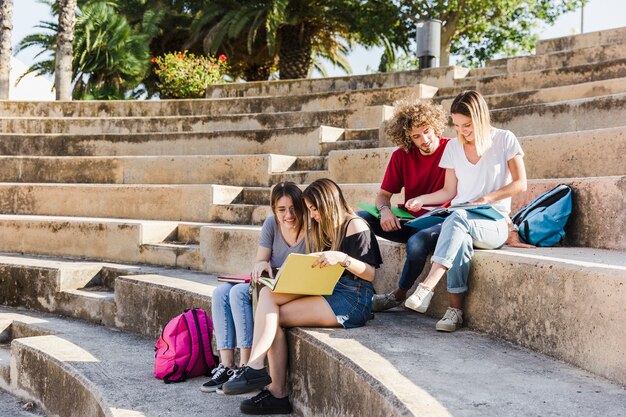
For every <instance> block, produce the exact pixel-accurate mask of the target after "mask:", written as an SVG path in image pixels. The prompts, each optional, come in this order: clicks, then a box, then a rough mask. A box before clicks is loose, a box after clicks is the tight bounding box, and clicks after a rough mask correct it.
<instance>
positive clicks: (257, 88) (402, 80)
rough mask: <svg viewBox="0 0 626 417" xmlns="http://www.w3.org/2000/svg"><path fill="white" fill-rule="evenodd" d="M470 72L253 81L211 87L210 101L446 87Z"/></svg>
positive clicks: (455, 70)
mask: <svg viewBox="0 0 626 417" xmlns="http://www.w3.org/2000/svg"><path fill="white" fill-rule="evenodd" d="M468 72H469V70H468V69H466V68H461V67H456V66H451V67H445V68H425V69H422V70H419V71H402V72H393V73H377V74H366V75H356V76H344V77H330V78H315V79H314V78H308V79H300V80H280V81H255V82H249V83H231V84H220V85H213V86H210V87H209V88H208V90H207V97H209V98H226V97H263V96H279V97H283V96H290V95H305V94H315V93H329V92H347V91H355V90H368V89H371V90H375V89H379V88H391V87H405V86H409V85H419V84H425V85H428V86H433V87H443V86H446V85H449V84H450V83H452V82H453V80H455V79H457V78H463V77H465V76H466V75H467V73H468Z"/></svg>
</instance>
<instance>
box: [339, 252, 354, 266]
mask: <svg viewBox="0 0 626 417" xmlns="http://www.w3.org/2000/svg"><path fill="white" fill-rule="evenodd" d="M351 263H352V261H351V260H350V256H349V255H348V254H347V253H346V259H344V260H343V262H339V265H341V266H342V267H344V268H348V267H349V266H350V264H351Z"/></svg>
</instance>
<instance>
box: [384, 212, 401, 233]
mask: <svg viewBox="0 0 626 417" xmlns="http://www.w3.org/2000/svg"><path fill="white" fill-rule="evenodd" d="M380 227H382V229H383V230H384V231H385V232H393V231H394V230H400V227H401V226H400V220H398V218H397V217H396V216H395V215H394V214H393V213H392V212H391V209H389V208H384V209H383V211H381V212H380Z"/></svg>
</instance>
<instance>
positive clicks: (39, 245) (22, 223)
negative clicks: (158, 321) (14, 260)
mask: <svg viewBox="0 0 626 417" xmlns="http://www.w3.org/2000/svg"><path fill="white" fill-rule="evenodd" d="M176 229H177V223H176V222H168V221H151V220H123V219H101V218H100V219H99V218H85V217H63V216H26V215H6V214H4V215H0V236H3V238H2V239H0V251H2V252H17V253H27V254H36V255H48V256H65V257H70V258H86V259H99V260H110V261H115V262H134V263H148V261H150V263H153V264H157V265H165V266H172V265H171V263H170V262H171V259H162V258H156V259H155V257H153V256H150V254H146V253H145V252H144V250H143V249H142V245H144V244H151V243H161V242H163V241H166V240H168V239H171V237H172V236H176V233H177V230H176Z"/></svg>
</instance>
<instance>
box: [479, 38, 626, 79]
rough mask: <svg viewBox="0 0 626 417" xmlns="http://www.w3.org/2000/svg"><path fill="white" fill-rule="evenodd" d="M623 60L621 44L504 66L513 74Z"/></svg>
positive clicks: (519, 60)
mask: <svg viewBox="0 0 626 417" xmlns="http://www.w3.org/2000/svg"><path fill="white" fill-rule="evenodd" d="M624 58H626V47H625V46H624V44H623V43H620V44H609V45H597V44H592V45H590V46H589V47H585V48H579V49H574V50H564V51H554V52H549V53H548V52H547V53H544V54H537V55H529V56H519V57H513V58H508V59H506V63H505V65H506V70H507V71H508V72H509V73H514V72H524V71H535V70H544V69H549V68H563V67H568V66H576V65H584V64H589V63H594V62H609V61H613V60H617V59H624ZM488 64H489V62H488Z"/></svg>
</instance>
